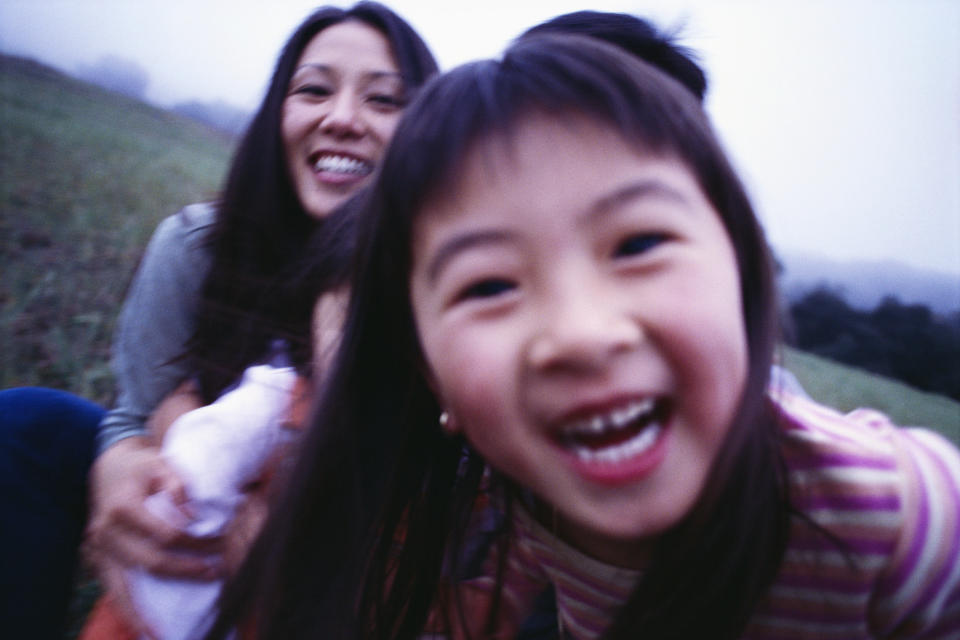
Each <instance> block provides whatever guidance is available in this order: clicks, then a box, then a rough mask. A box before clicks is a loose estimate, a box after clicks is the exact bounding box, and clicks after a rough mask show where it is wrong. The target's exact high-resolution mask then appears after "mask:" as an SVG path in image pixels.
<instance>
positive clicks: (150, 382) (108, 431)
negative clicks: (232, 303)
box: [97, 205, 213, 453]
mask: <svg viewBox="0 0 960 640" xmlns="http://www.w3.org/2000/svg"><path fill="white" fill-rule="evenodd" d="M212 221H213V209H212V207H210V206H208V205H191V206H189V207H186V208H185V209H183V210H182V211H181V212H179V213H177V214H176V215H173V216H170V217H169V218H167V219H165V220H164V221H163V222H161V223H160V226H159V227H157V231H156V232H155V233H154V235H153V238H152V239H151V240H150V244H149V245H148V246H147V250H146V252H145V253H144V256H143V260H142V261H141V263H140V267H139V269H138V270H137V274H136V276H135V277H134V280H133V283H132V284H131V286H130V291H129V292H128V294H127V298H126V300H125V301H124V304H123V309H122V311H121V313H120V316H119V318H118V320H117V331H116V336H115V338H114V344H113V361H112V365H113V370H114V375H115V377H116V380H117V391H118V399H117V403H116V406H115V407H114V408H113V409H112V410H111V411H109V412H108V413H107V415H106V417H105V418H104V420H103V422H102V423H101V425H100V432H99V434H98V436H97V446H98V451H99V452H100V453H102V452H103V451H105V450H106V449H108V448H109V447H110V446H111V445H113V444H115V443H116V442H119V441H120V440H122V439H124V438H127V437H130V436H134V435H143V433H144V432H145V423H146V420H147V418H148V416H149V415H150V414H151V413H153V411H154V409H155V408H156V407H157V405H158V404H159V403H160V401H161V400H162V399H163V398H164V397H165V396H166V395H167V394H168V393H170V392H171V391H172V390H173V389H174V388H175V387H176V386H177V385H178V384H180V383H182V382H183V381H184V380H186V379H187V378H188V377H189V375H190V370H189V364H188V363H187V361H186V359H185V358H183V355H184V351H185V349H186V345H187V341H188V340H189V339H190V337H191V336H192V335H193V331H194V324H195V322H196V310H197V306H198V304H199V297H200V288H201V286H202V283H203V280H204V278H205V276H206V273H207V270H208V269H209V266H210V256H209V251H208V249H207V247H206V245H205V243H204V238H205V236H206V230H207V228H208V226H209V225H210V224H211V223H212Z"/></svg>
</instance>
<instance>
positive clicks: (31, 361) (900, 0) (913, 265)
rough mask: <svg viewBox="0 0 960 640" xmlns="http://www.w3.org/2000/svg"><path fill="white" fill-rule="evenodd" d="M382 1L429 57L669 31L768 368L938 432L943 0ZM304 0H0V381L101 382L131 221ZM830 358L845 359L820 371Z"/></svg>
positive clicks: (951, 189)
mask: <svg viewBox="0 0 960 640" xmlns="http://www.w3.org/2000/svg"><path fill="white" fill-rule="evenodd" d="M338 4H341V5H344V6H345V3H338ZM387 4H389V5H390V6H391V7H393V8H394V9H395V10H397V11H398V12H399V13H400V14H401V15H403V16H404V17H405V18H407V19H408V20H410V21H411V23H412V24H413V25H414V26H415V27H416V28H417V29H418V30H419V31H420V33H421V34H422V35H423V37H424V38H425V39H426V40H427V42H428V43H429V44H430V46H431V47H432V48H433V49H434V51H435V53H436V55H437V56H438V58H439V60H440V62H441V64H442V66H443V67H444V68H449V67H450V66H453V65H455V64H458V63H461V62H464V61H467V60H470V59H474V58H477V57H490V56H495V55H496V54H497V53H498V52H499V51H500V50H502V48H503V47H504V46H505V45H506V44H507V43H508V42H509V41H510V40H511V39H512V38H513V37H515V36H516V35H517V34H519V33H520V32H521V31H523V30H524V29H525V28H527V27H529V26H531V25H533V24H535V23H537V22H540V21H542V20H544V19H547V18H549V17H552V16H554V15H557V14H559V13H564V12H567V11H572V10H577V9H582V8H587V6H588V8H591V9H598V10H608V11H622V12H628V13H633V14H636V15H640V16H643V17H647V18H649V19H651V20H652V21H653V22H654V23H656V24H657V25H659V26H660V27H662V28H665V29H667V30H669V31H676V32H677V34H678V38H679V40H680V41H681V42H682V43H683V44H685V45H687V46H689V47H690V48H691V49H693V50H694V51H695V52H697V53H698V55H699V59H700V61H701V63H702V65H703V66H704V68H705V69H706V71H707V74H708V76H709V80H710V89H709V92H708V99H707V109H708V111H709V112H710V113H711V115H712V117H713V120H714V122H715V125H716V127H717V129H718V131H719V133H720V135H721V138H722V139H723V140H724V142H725V144H726V145H727V148H728V149H729V151H730V152H731V155H732V157H733V158H734V161H735V163H736V165H737V167H738V169H739V170H740V173H741V175H742V177H743V178H744V180H745V182H746V184H747V187H748V190H749V191H750V193H751V195H752V196H753V198H754V202H755V204H756V206H757V209H758V211H759V212H760V215H761V217H762V219H763V221H764V224H765V226H766V228H767V231H768V234H769V237H770V241H771V244H772V246H773V248H774V251H775V254H776V256H777V259H778V261H779V265H780V268H781V272H780V277H781V285H782V288H783V291H784V294H785V300H784V307H785V311H786V312H787V313H788V315H789V317H790V318H791V320H792V324H793V334H792V337H791V340H790V345H791V348H789V349H787V350H785V352H784V354H785V355H784V357H785V358H786V359H787V362H788V364H789V366H790V367H791V368H792V369H794V370H795V371H796V373H797V375H798V376H799V377H800V378H801V381H802V382H803V383H804V384H805V386H807V388H808V389H809V390H811V392H812V393H813V394H814V395H815V396H819V398H820V399H821V400H823V401H826V402H828V403H831V404H834V405H835V406H838V408H841V409H850V408H853V407H855V406H858V405H874V406H879V407H881V408H883V409H885V410H887V411H889V412H891V413H892V414H893V415H894V417H895V418H897V419H898V420H900V421H901V422H906V423H926V424H933V425H935V426H936V425H940V426H941V427H942V428H944V429H946V430H948V431H950V432H951V433H953V434H958V433H960V404H957V403H956V402H955V401H956V400H960V364H958V363H960V117H958V115H960V45H958V44H957V43H958V42H960V2H956V1H955V0H806V1H804V2H796V1H786V0H765V1H760V0H702V1H701V0H646V1H641V0H633V1H626V0H625V1H613V0H610V1H599V2H598V1H594V2H590V3H582V2H575V1H568V0H525V1H524V2H516V1H507V0H487V1H486V2H482V3H478V2H465V1H461V0H448V1H446V2H437V1H435V0H394V1H392V2H388V3H387ZM315 6H316V4H315V3H314V2H308V1H303V0H285V1H284V2H279V3H265V2H261V1H258V0H230V1H227V0H204V1H203V2H195V1H193V0H137V1H135V2H130V1H129V0H3V2H2V3H0V52H2V54H3V58H2V64H0V269H2V274H3V275H2V278H0V388H2V387H9V386H17V385H27V384H43V385H48V386H55V387H59V388H65V389H69V390H71V391H74V392H76V393H80V394H81V395H84V396H86V397H89V398H91V399H94V400H96V401H98V402H102V403H105V404H108V403H109V402H110V401H111V397H110V396H111V393H112V379H111V374H110V371H109V367H108V364H107V362H108V357H109V340H110V335H111V332H112V329H113V323H114V318H115V315H116V312H117V306H118V304H119V302H120V300H122V297H123V294H124V291H125V288H126V286H127V284H128V282H129V279H130V276H131V275H132V271H133V269H134V268H135V266H136V263H137V261H138V259H139V256H140V255H141V253H142V250H143V248H144V246H145V243H146V241H147V239H148V238H149V235H150V233H151V232H152V231H153V228H154V227H155V225H156V224H157V222H158V221H159V220H160V219H161V218H163V217H164V216H166V215H169V214H170V213H173V212H174V211H176V210H178V209H179V208H180V207H181V206H183V205H184V204H187V203H189V202H195V201H199V200H205V199H211V198H214V197H215V196H216V194H217V190H218V188H219V185H220V181H221V179H222V177H223V172H224V170H225V167H226V164H227V162H228V161H229V157H230V153H231V150H232V148H233V144H234V143H235V141H236V138H237V135H238V134H239V132H241V131H242V130H243V127H244V126H245V123H246V122H247V119H248V118H249V116H250V113H251V111H252V110H253V109H254V108H255V107H256V105H257V104H258V102H259V100H260V98H261V96H262V93H263V91H264V88H265V85H266V82H267V80H268V78H269V75H270V73H271V70H272V65H273V62H274V60H275V59H276V56H277V53H278V50H279V48H280V46H281V45H282V43H283V41H284V40H285V38H286V37H287V36H288V35H289V33H290V32H291V31H292V30H293V29H294V28H295V26H296V25H297V24H298V23H299V22H300V21H301V20H302V19H303V18H304V17H305V16H306V15H307V14H308V13H309V12H310V11H311V10H312V9H313V8H314V7H315ZM824 358H826V360H824ZM837 362H843V363H846V364H848V365H853V366H854V367H855V369H846V368H831V369H830V371H831V372H832V373H831V376H833V375H836V376H840V375H842V376H843V377H842V378H835V377H831V376H828V375H826V374H825V373H824V372H825V371H826V369H824V367H833V363H837ZM841 372H842V373H841ZM863 372H869V374H864V376H865V377H862V378H861V377H860V376H861V373H863ZM838 380H842V382H839V381H838ZM887 384H891V385H894V387H888V386H886V385H887ZM821 387H823V388H822V389H821ZM892 388H896V389H898V390H902V393H904V394H905V395H904V396H903V397H901V396H899V395H896V394H894V392H893V391H891V389H892ZM897 393H900V391H898V392H897ZM951 399H952V400H951Z"/></svg>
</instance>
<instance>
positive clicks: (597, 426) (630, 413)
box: [564, 398, 655, 436]
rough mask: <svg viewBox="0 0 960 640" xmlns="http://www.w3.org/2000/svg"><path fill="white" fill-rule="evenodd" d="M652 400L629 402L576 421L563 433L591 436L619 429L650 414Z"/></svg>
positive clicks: (652, 406) (652, 405) (652, 404)
mask: <svg viewBox="0 0 960 640" xmlns="http://www.w3.org/2000/svg"><path fill="white" fill-rule="evenodd" d="M654 404H655V403H654V400H653V398H646V399H644V400H638V401H635V402H631V403H630V404H628V405H626V406H624V407H621V408H618V409H614V410H613V411H608V412H607V413H602V414H597V415H595V416H592V417H590V418H585V419H582V420H577V421H576V422H573V423H572V424H570V425H568V426H567V427H566V428H565V429H564V431H565V432H566V433H567V435H571V436H573V435H578V434H582V435H593V434H600V433H603V432H604V431H607V430H611V429H620V428H622V427H625V426H626V425H628V424H630V423H631V422H633V421H634V420H636V419H637V418H639V417H640V416H643V415H645V414H648V413H650V412H651V411H653V408H654Z"/></svg>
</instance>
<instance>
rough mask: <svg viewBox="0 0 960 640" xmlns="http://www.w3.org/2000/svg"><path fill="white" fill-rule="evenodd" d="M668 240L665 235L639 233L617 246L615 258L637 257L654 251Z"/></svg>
mask: <svg viewBox="0 0 960 640" xmlns="http://www.w3.org/2000/svg"><path fill="white" fill-rule="evenodd" d="M666 239H667V236H666V234H663V233H638V234H636V235H632V236H630V237H628V238H627V239H626V240H624V241H623V242H621V243H620V244H619V245H617V249H616V251H615V252H614V257H618V258H619V257H624V256H635V255H638V254H641V253H645V252H647V251H649V250H650V249H653V248H654V247H656V246H657V245H659V244H660V243H662V242H664V241H665V240H666Z"/></svg>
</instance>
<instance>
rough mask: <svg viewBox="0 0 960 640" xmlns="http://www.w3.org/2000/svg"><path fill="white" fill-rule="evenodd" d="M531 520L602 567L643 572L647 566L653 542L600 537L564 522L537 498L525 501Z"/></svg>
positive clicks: (567, 521) (562, 518) (552, 508)
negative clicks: (599, 563)
mask: <svg viewBox="0 0 960 640" xmlns="http://www.w3.org/2000/svg"><path fill="white" fill-rule="evenodd" d="M525 502H526V504H527V508H529V509H530V511H531V513H532V515H533V517H534V518H535V519H536V520H537V522H539V523H540V525H541V526H542V527H544V528H545V529H547V530H548V531H549V532H550V533H552V534H553V535H554V536H555V537H556V538H558V539H559V540H562V541H563V542H565V543H566V544H568V545H570V546H571V547H573V548H574V549H576V550H577V551H579V552H581V553H583V554H585V555H587V556H590V557H591V558H593V559H594V560H598V561H600V562H602V563H604V564H607V565H610V566H613V567H620V568H623V569H631V570H642V569H644V568H646V566H647V565H648V564H649V561H650V557H651V555H652V550H653V545H654V541H652V540H649V539H640V540H619V541H618V540H611V539H609V538H603V539H602V540H601V539H599V537H598V536H597V535H596V534H594V533H592V532H589V531H587V530H586V529H584V528H583V527H581V526H579V525H576V524H575V523H572V522H570V521H569V520H567V519H566V518H564V517H563V516H562V515H561V514H560V513H559V512H558V511H557V510H556V509H555V508H554V507H553V505H550V504H548V503H546V502H543V501H541V500H539V499H537V498H533V499H532V502H530V501H525Z"/></svg>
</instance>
